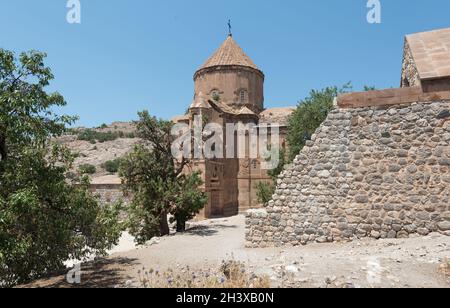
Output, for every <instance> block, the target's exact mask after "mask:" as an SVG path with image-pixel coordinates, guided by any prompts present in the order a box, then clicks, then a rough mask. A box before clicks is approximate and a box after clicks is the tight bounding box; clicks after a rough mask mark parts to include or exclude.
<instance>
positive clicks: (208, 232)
mask: <svg viewBox="0 0 450 308" xmlns="http://www.w3.org/2000/svg"><path fill="white" fill-rule="evenodd" d="M237 228H238V227H237V226H227V225H211V226H196V227H193V228H191V229H189V230H186V232H185V234H189V235H195V236H204V237H206V236H213V235H216V234H217V233H219V232H220V231H221V230H226V229H237Z"/></svg>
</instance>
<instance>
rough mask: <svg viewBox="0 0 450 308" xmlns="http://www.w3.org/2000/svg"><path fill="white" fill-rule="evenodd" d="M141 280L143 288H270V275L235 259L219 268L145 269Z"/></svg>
mask: <svg viewBox="0 0 450 308" xmlns="http://www.w3.org/2000/svg"><path fill="white" fill-rule="evenodd" d="M139 280H140V284H141V286H142V287H143V288H192V289H203V288H270V280H269V278H268V277H257V276H256V275H254V274H251V273H249V272H247V270H246V266H245V264H243V263H240V262H236V261H234V260H232V261H223V262H222V265H221V266H220V268H219V269H218V270H210V269H208V270H202V271H195V270H192V269H191V268H189V266H186V267H182V268H178V269H176V270H172V269H168V270H167V271H165V272H159V271H158V270H154V269H150V270H148V271H147V270H145V269H143V270H142V271H141V272H140V273H139Z"/></svg>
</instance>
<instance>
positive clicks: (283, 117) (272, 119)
mask: <svg viewBox="0 0 450 308" xmlns="http://www.w3.org/2000/svg"><path fill="white" fill-rule="evenodd" d="M295 109H296V107H281V108H270V109H266V110H264V111H263V112H261V113H260V114H259V117H260V120H259V122H260V123H266V124H279V125H281V126H286V125H287V124H288V123H287V122H288V120H289V117H290V115H291V114H292V113H293V112H294V111H295Z"/></svg>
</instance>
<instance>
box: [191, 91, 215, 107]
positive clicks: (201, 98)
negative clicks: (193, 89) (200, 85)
mask: <svg viewBox="0 0 450 308" xmlns="http://www.w3.org/2000/svg"><path fill="white" fill-rule="evenodd" d="M189 108H191V109H192V108H205V109H209V108H211V105H210V104H209V103H208V99H207V98H206V96H205V95H204V94H203V93H202V92H200V93H199V94H198V95H197V97H196V98H195V100H194V101H193V102H192V105H191V107H189Z"/></svg>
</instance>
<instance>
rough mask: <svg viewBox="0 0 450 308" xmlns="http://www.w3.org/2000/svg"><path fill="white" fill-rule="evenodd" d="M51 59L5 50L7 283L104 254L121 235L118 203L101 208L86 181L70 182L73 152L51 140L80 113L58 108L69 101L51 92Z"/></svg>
mask: <svg viewBox="0 0 450 308" xmlns="http://www.w3.org/2000/svg"><path fill="white" fill-rule="evenodd" d="M44 59H45V54H43V53H39V52H34V51H32V52H29V53H22V54H21V55H20V57H19V59H16V58H15V56H14V54H13V53H12V52H9V51H5V50H3V49H0V286H12V285H16V284H20V283H26V282H29V281H30V280H32V279H35V278H39V277H41V276H44V275H48V274H50V273H53V272H55V271H60V270H62V269H64V262H65V261H66V260H68V259H83V258H85V257H87V256H88V255H92V254H94V255H97V254H104V253H105V252H106V250H107V249H110V248H111V247H112V245H114V244H115V243H117V241H118V238H119V236H120V233H121V232H120V225H119V224H118V223H117V219H118V210H119V208H118V207H116V206H107V205H106V206H104V207H100V206H99V204H98V202H97V200H96V198H95V197H94V196H93V195H92V194H91V193H89V191H88V186H89V183H88V181H87V179H79V180H78V181H76V182H74V181H71V180H69V179H68V178H67V177H66V176H67V175H68V174H69V171H70V168H71V166H72V162H73V155H72V154H71V153H70V152H69V151H68V150H67V149H65V148H63V147H61V146H58V145H54V144H51V138H54V137H57V136H60V135H61V134H62V133H63V132H65V131H66V125H68V124H71V123H73V121H74V120H75V118H74V117H68V116H58V115H56V114H54V113H53V112H52V110H53V108H54V107H56V106H64V105H65V104H66V102H65V101H64V98H63V97H62V96H61V95H60V94H58V93H52V94H48V93H47V92H46V91H45V88H46V87H47V86H48V85H49V82H50V81H51V80H52V79H53V75H52V73H51V71H50V69H49V68H48V67H46V66H45V64H44Z"/></svg>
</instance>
